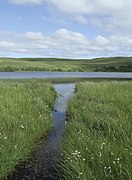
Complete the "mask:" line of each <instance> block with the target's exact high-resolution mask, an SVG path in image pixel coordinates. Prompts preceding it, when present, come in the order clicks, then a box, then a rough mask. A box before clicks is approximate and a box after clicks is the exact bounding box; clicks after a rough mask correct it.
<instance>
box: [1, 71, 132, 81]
mask: <svg viewBox="0 0 132 180" xmlns="http://www.w3.org/2000/svg"><path fill="white" fill-rule="evenodd" d="M31 78H39V79H41V78H43V79H47V78H128V79H129V78H132V73H124V72H121V73H119V72H0V79H31Z"/></svg>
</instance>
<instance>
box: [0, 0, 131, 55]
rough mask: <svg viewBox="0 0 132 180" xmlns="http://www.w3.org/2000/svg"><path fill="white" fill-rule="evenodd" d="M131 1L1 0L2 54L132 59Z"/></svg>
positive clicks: (0, 51) (0, 37) (0, 33)
mask: <svg viewBox="0 0 132 180" xmlns="http://www.w3.org/2000/svg"><path fill="white" fill-rule="evenodd" d="M131 52H132V0H0V56H2V57H3V56H8V57H9V56H10V57H63V58H94V57H106V56H131V55H132V53H131Z"/></svg>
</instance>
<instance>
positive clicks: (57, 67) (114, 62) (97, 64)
mask: <svg viewBox="0 0 132 180" xmlns="http://www.w3.org/2000/svg"><path fill="white" fill-rule="evenodd" d="M0 71H8V72H10V71H80V72H83V71H84V72H86V71H87V72H88V71H102V72H132V57H109V58H95V59H80V60H79V59H78V60H77V59H62V58H3V57H1V58H0Z"/></svg>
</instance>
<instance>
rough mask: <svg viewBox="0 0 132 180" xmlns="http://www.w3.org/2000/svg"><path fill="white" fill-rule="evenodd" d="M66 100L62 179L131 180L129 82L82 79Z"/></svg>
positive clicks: (131, 124) (131, 112)
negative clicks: (68, 100)
mask: <svg viewBox="0 0 132 180" xmlns="http://www.w3.org/2000/svg"><path fill="white" fill-rule="evenodd" d="M76 90H77V92H76V94H75V96H74V97H73V98H72V99H71V100H70V102H69V108H68V113H69V116H70V117H69V122H68V124H67V127H66V132H65V138H64V139H65V140H64V143H63V153H62V154H61V155H62V156H61V158H60V159H61V162H60V167H61V172H60V175H61V178H62V179H65V180H67V179H68V180H74V179H81V180H88V179H94V180H100V179H101V180H105V179H113V180H114V179H120V180H124V179H127V180H131V178H132V171H131V164H132V161H131V156H132V147H131V132H132V118H131V117H132V93H131V91H132V82H127V81H126V82H125V81H122V82H121V81H120V82H117V81H113V82H112V81H111V82H85V83H79V84H77V87H76Z"/></svg>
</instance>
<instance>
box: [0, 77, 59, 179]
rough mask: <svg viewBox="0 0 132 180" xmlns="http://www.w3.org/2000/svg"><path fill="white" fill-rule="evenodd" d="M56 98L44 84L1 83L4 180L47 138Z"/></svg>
mask: <svg viewBox="0 0 132 180" xmlns="http://www.w3.org/2000/svg"><path fill="white" fill-rule="evenodd" d="M55 97H56V93H55V91H54V89H53V87H52V86H51V85H50V84H47V83H43V82H42V81H41V82H39V81H35V80H30V81H27V82H23V83H22V82H21V83H17V82H15V81H14V82H13V81H12V82H10V83H9V82H6V81H1V82H0V179H1V178H2V177H3V176H6V175H7V174H8V173H9V172H12V171H13V170H14V169H15V166H16V165H18V164H19V163H21V162H22V161H24V160H25V159H26V158H28V157H29V154H30V153H31V151H32V150H33V149H34V148H35V147H36V145H37V144H38V141H39V139H40V138H41V137H42V136H45V135H46V134H47V131H48V130H49V129H50V128H51V126H52V122H51V111H52V108H53V104H54V99H55Z"/></svg>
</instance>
